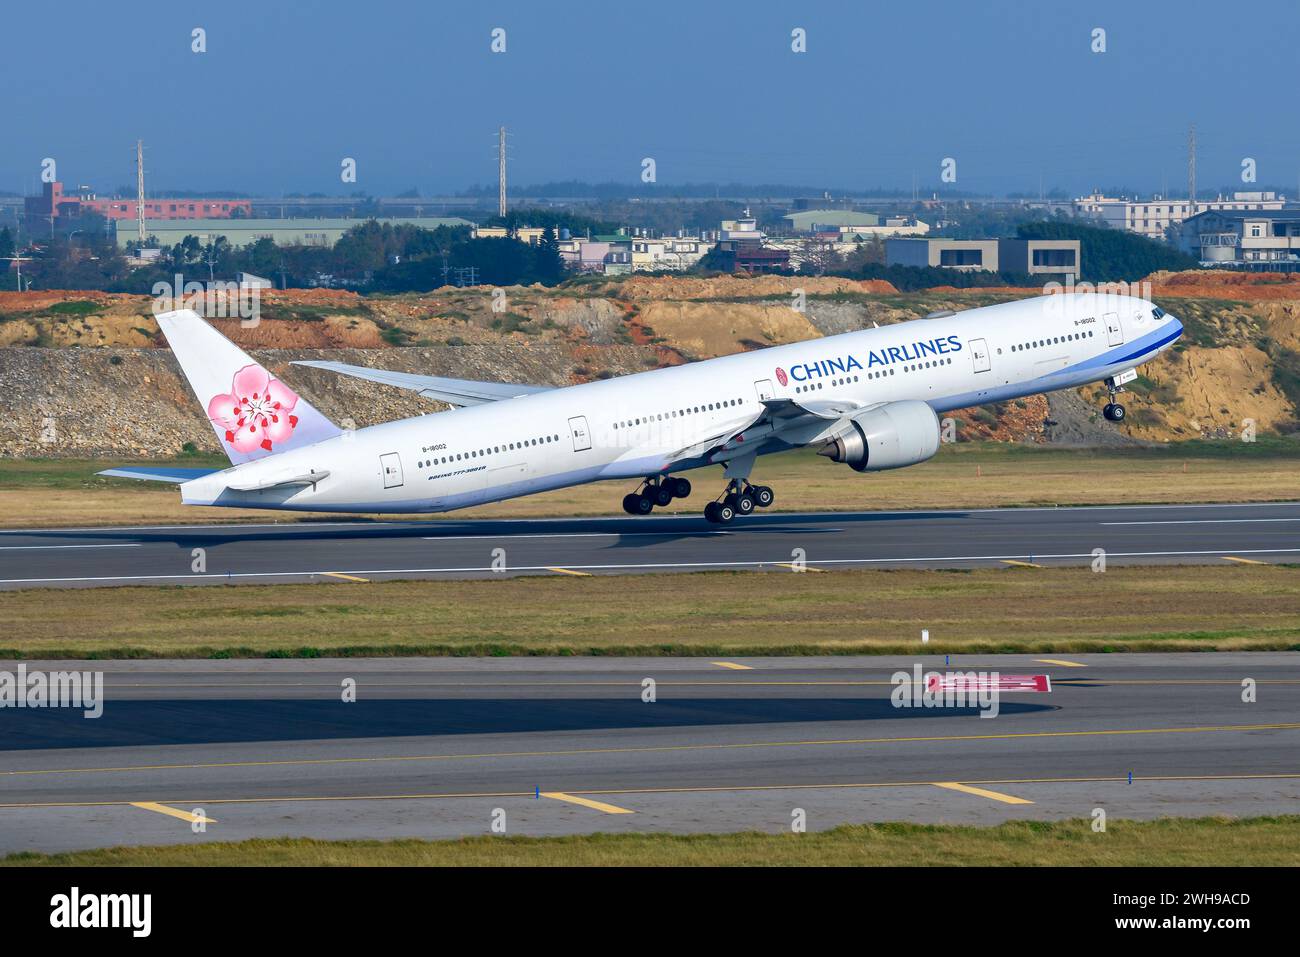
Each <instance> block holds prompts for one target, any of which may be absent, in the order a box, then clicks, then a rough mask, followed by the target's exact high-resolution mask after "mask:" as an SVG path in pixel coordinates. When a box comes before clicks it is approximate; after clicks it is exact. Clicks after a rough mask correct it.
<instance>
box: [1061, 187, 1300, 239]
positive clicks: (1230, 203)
mask: <svg viewBox="0 0 1300 957" xmlns="http://www.w3.org/2000/svg"><path fill="white" fill-rule="evenodd" d="M1285 205H1286V197H1285V196H1279V195H1278V194H1276V193H1269V192H1253V193H1233V194H1232V196H1231V198H1224V197H1223V196H1219V197H1217V198H1215V199H1212V200H1197V201H1196V203H1195V204H1193V203H1192V202H1190V201H1189V200H1186V199H1166V198H1164V197H1161V196H1156V197H1154V198H1153V199H1149V200H1139V199H1128V198H1125V197H1118V198H1117V197H1113V196H1103V195H1101V194H1100V193H1098V192H1096V191H1094V192H1093V193H1092V195H1090V196H1081V197H1079V198H1078V199H1076V200H1075V201H1074V214H1075V215H1076V216H1092V217H1094V218H1096V219H1100V220H1101V221H1102V223H1104V224H1105V225H1107V226H1110V227H1111V228H1113V229H1125V230H1128V231H1129V232H1131V233H1137V234H1139V235H1141V236H1146V237H1147V238H1148V239H1164V238H1165V237H1166V232H1165V231H1166V230H1167V229H1168V228H1169V227H1170V226H1177V225H1178V224H1180V223H1181V222H1182V221H1183V220H1185V219H1190V218H1191V217H1192V216H1195V215H1197V214H1198V213H1204V212H1208V211H1209V210H1220V209H1222V210H1277V209H1281V208H1282V207H1283V206H1285ZM1193 206H1195V208H1194V209H1193Z"/></svg>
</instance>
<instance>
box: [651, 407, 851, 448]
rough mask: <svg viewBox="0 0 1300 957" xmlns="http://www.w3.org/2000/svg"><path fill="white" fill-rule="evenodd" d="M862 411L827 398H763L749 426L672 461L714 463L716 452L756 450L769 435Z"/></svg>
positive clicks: (707, 441) (699, 444)
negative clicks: (710, 459) (707, 460)
mask: <svg viewBox="0 0 1300 957" xmlns="http://www.w3.org/2000/svg"><path fill="white" fill-rule="evenodd" d="M861 408H863V406H862V405H860V404H859V403H856V402H843V401H836V400H829V399H813V400H811V401H808V402H796V401H794V400H793V399H764V400H763V411H762V412H760V413H759V414H758V416H757V417H756V418H754V419H753V420H752V421H751V422H750V423H749V424H747V425H745V426H743V427H741V428H739V429H732V430H731V431H729V432H723V433H721V434H719V435H715V436H710V437H709V438H707V439H704V440H702V441H700V442H696V443H695V444H694V445H690V446H687V447H686V448H684V449H679V450H678V451H677V452H675V453H673V455H672V460H673V461H685V460H688V459H697V458H703V457H705V456H713V457H714V458H715V461H717V460H718V459H717V458H716V456H717V455H718V453H723V452H732V451H736V450H739V449H742V448H757V447H759V446H761V445H762V444H763V442H764V441H766V440H767V439H769V438H771V437H772V436H774V435H776V434H778V433H780V432H783V431H785V430H786V429H787V428H789V427H791V426H793V425H796V424H802V423H804V422H807V421H808V420H809V419H829V420H834V419H839V418H842V417H844V416H846V415H850V414H852V413H854V412H857V411H858V410H860V409H861Z"/></svg>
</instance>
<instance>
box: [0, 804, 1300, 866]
mask: <svg viewBox="0 0 1300 957" xmlns="http://www.w3.org/2000/svg"><path fill="white" fill-rule="evenodd" d="M0 864H4V865H8V866H38V867H48V866H75V867H96V866H104V867H239V866H246V867H274V866H310V867H320V866H393V867H410V866H434V867H479V866H511V867H521V866H522V867H539V866H551V867H608V866H637V867H719V866H731V867H763V866H832V867H840V866H900V865H902V866H924V867H935V866H982V867H988V866H1018V867H1025V866H1072V867H1083V866H1087V867H1170V866H1174V867H1210V866H1217V867H1221V866H1224V865H1237V866H1274V867H1295V866H1296V865H1298V864H1300V816H1286V817H1271V818H1270V817H1260V818H1246V819H1242V820H1229V819H1225V818H1200V819H1191V820H1188V819H1175V818H1162V819H1160V820H1157V821H1122V820H1112V821H1110V822H1108V825H1107V829H1106V831H1105V833H1094V832H1093V830H1092V827H1091V822H1089V821H1086V820H1075V821H1054V822H1027V821H1017V822H1011V823H1007V824H1000V825H998V826H996V827H970V826H950V825H923V824H867V825H846V826H844V827H837V828H835V829H834V830H830V831H820V832H812V833H807V834H798V835H796V834H757V833H752V832H751V833H741V834H693V835H681V836H678V835H665V834H594V835H590V836H581V837H554V838H528V837H473V838H464V839H461V840H457V841H418V840H401V841H316V840H305V839H290V838H279V839H271V840H252V841H242V842H240V843H230V844H194V845H183V846H167V847H118V848H109V849H107V850H98V851H80V852H76V853H69V854H48V855H47V854H33V853H23V854H13V855H10V856H8V857H5V858H3V859H0Z"/></svg>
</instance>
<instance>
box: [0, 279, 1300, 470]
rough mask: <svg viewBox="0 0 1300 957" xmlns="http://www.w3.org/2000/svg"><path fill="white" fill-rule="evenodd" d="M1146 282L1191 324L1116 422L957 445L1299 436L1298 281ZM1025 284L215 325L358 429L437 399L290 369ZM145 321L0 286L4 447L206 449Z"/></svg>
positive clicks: (199, 422) (1031, 422)
mask: <svg viewBox="0 0 1300 957" xmlns="http://www.w3.org/2000/svg"><path fill="white" fill-rule="evenodd" d="M1149 281H1150V282H1151V285H1152V290H1153V295H1155V297H1156V298H1157V299H1158V300H1160V301H1162V302H1164V303H1165V304H1166V308H1169V309H1170V310H1171V311H1174V312H1175V314H1177V315H1178V316H1179V317H1180V318H1181V319H1183V320H1184V322H1185V324H1186V326H1187V330H1188V332H1187V335H1186V336H1185V337H1184V339H1183V341H1182V342H1180V343H1179V345H1178V346H1177V347H1176V348H1175V349H1174V350H1171V351H1170V352H1168V353H1166V354H1164V355H1163V356H1161V357H1160V358H1159V359H1158V360H1156V361H1155V362H1152V363H1150V364H1148V365H1147V366H1146V367H1144V368H1143V369H1142V373H1143V374H1142V377H1141V378H1140V379H1139V380H1138V381H1137V382H1135V383H1133V384H1132V385H1131V386H1130V391H1129V394H1128V396H1127V398H1126V400H1125V401H1126V404H1127V405H1128V408H1129V412H1130V417H1129V421H1128V422H1127V423H1126V424H1125V425H1124V426H1122V427H1118V428H1117V427H1115V426H1113V425H1110V424H1108V423H1105V422H1103V421H1102V420H1101V417H1100V408H1101V405H1102V404H1103V402H1104V398H1105V397H1104V390H1100V389H1084V390H1080V391H1079V392H1077V393H1073V392H1072V393H1065V394H1057V395H1053V396H1051V397H1029V398H1026V399H1023V400H1017V401H1013V402H1005V403H998V404H996V405H990V406H986V407H981V408H978V409H967V410H962V411H960V412H958V413H954V417H955V418H957V419H958V420H959V422H960V426H959V434H960V436H961V437H962V438H990V439H995V440H1001V441H1013V442H1066V443H1071V444H1110V443H1115V442H1133V441H1143V442H1165V441H1170V440H1177V439H1183V438H1197V437H1235V436H1237V435H1239V434H1240V433H1241V431H1242V430H1243V429H1244V428H1247V427H1250V428H1253V429H1255V430H1256V431H1258V432H1283V433H1289V432H1291V431H1294V430H1295V429H1296V428H1297V426H1296V420H1297V418H1300V416H1298V414H1297V409H1296V401H1297V399H1298V398H1300V395H1297V387H1298V386H1300V359H1298V360H1297V363H1296V365H1295V369H1294V370H1293V371H1292V373H1288V372H1287V369H1288V368H1290V366H1288V365H1287V363H1289V362H1290V361H1291V359H1289V358H1288V357H1289V356H1291V357H1300V280H1296V279H1287V278H1285V277H1275V276H1243V275H1241V274H1237V273H1212V272H1196V273H1190V274H1172V275H1169V274H1157V275H1155V276H1152V277H1150V280H1149ZM1033 292H1034V290H1027V289H1006V290H989V289H966V290H962V289H932V290H927V291H925V292H922V293H915V294H901V293H899V292H898V291H897V290H896V289H894V287H893V286H891V285H890V284H888V283H878V282H869V283H864V282H857V281H853V280H844V279H836V278H815V277H802V278H792V277H779V276H762V277H755V278H752V279H747V278H740V277H717V278H711V279H704V278H696V277H648V276H632V277H626V278H622V279H614V278H611V279H603V280H595V281H592V280H581V281H578V282H575V283H572V284H569V285H566V286H563V287H560V288H557V289H546V288H542V287H540V286H532V287H510V288H506V289H504V290H499V291H498V290H493V289H491V288H488V287H479V288H473V289H458V288H444V289H438V290H434V291H432V292H429V293H423V294H410V295H401V296H384V297H360V296H357V295H356V294H355V293H351V292H343V291H337V290H290V291H287V292H271V293H266V294H264V296H263V298H262V300H261V304H260V305H261V321H260V322H259V323H257V324H256V325H252V326H248V325H245V324H243V323H241V322H240V321H239V320H237V319H218V320H215V322H216V325H217V326H218V327H219V328H220V329H221V330H222V331H223V332H224V333H225V334H226V335H228V336H229V337H230V338H231V339H233V340H234V341H235V342H237V343H239V344H240V345H241V346H243V347H244V348H246V349H248V350H250V351H251V352H253V353H254V354H255V355H258V356H259V357H261V358H263V359H264V361H267V362H270V363H274V365H273V366H272V368H274V369H275V370H276V372H277V374H282V375H284V376H285V377H286V380H287V381H289V382H290V383H291V384H293V385H294V386H295V387H297V388H299V389H301V391H302V393H303V394H304V395H305V396H307V397H308V398H309V399H310V400H311V401H312V402H313V403H315V404H317V405H318V406H319V407H320V408H321V409H322V410H323V411H325V412H326V413H327V414H328V415H330V416H332V417H334V418H337V419H344V418H350V419H352V420H354V421H355V422H357V423H358V424H359V425H365V424H370V423H372V422H378V421H384V420H386V419H392V418H397V417H401V416H407V415H416V414H420V413H421V412H426V411H433V410H435V409H436V408H437V406H436V405H433V404H431V403H428V402H425V401H424V400H420V399H418V398H415V397H413V396H412V395H411V394H410V393H406V392H402V391H400V390H394V389H388V388H385V387H383V386H378V385H375V384H372V383H365V382H360V381H358V380H353V379H347V378H344V377H339V376H334V375H331V374H326V373H321V372H318V371H316V370H306V369H302V368H300V367H292V366H289V365H288V362H289V360H290V359H292V358H307V357H328V358H334V359H340V360H342V361H347V362H359V363H361V364H367V365H375V366H382V367H386V368H394V369H400V370H406V371H424V372H428V373H431V374H435V375H447V376H455V377H459V378H481V379H493V380H504V381H518V382H537V383H546V384H552V385H564V384H570V383H574V382H582V381H588V380H591V379H594V378H606V377H609V376H612V375H622V374H627V373H631V372H637V371H642V370H644V369H648V368H654V367H658V366H664V365H671V364H676V363H680V362H684V361H690V360H695V359H704V358H709V357H712V356H718V355H726V354H730V353H734V352H738V351H744V350H753V349H761V348H765V347H767V346H771V345H779V344H783V343H788V342H797V341H801V340H804V339H809V338H814V337H816V336H818V335H834V334H838V333H842V332H849V331H853V330H856V329H862V328H869V327H871V326H872V325H873V324H878V325H882V326H883V325H886V324H889V323H892V322H898V321H903V320H907V319H913V318H917V317H920V316H924V315H926V314H927V313H929V312H932V311H936V310H941V309H957V310H960V309H967V308H972V307H974V306H979V305H986V304H989V303H992V302H999V301H1005V300H1008V299H1012V298H1020V297H1023V296H1026V295H1031V294H1033ZM152 310H153V300H152V299H151V298H150V297H147V296H126V295H109V294H104V293H83V292H33V293H0V455H25V456H31V455H132V456H147V455H163V454H173V453H175V452H177V451H179V450H180V449H181V447H182V446H183V444H184V443H186V442H191V443H193V444H194V445H196V446H197V447H199V448H203V449H215V447H216V445H215V440H214V438H213V436H212V433H211V431H210V429H208V427H207V423H206V421H205V420H204V419H203V417H202V415H201V411H200V409H199V408H198V405H197V403H196V402H195V401H194V400H193V398H192V397H191V396H190V395H189V391H188V388H187V386H186V384H185V383H184V382H183V381H182V380H181V379H180V377H179V376H178V374H177V370H176V367H175V364H174V362H173V360H172V358H171V355H170V353H169V352H168V351H167V349H166V344H165V342H164V341H163V339H162V336H161V335H160V334H159V332H158V327H157V323H156V322H155V321H154V318H153V311H152ZM1288 375H1293V376H1294V381H1293V380H1292V379H1289V378H1288ZM51 436H54V437H55V438H53V439H51Z"/></svg>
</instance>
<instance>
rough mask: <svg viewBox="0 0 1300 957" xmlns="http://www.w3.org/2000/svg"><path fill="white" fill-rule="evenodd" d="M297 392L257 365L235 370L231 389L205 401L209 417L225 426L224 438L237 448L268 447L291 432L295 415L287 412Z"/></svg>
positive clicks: (248, 449) (246, 450) (269, 448)
mask: <svg viewBox="0 0 1300 957" xmlns="http://www.w3.org/2000/svg"><path fill="white" fill-rule="evenodd" d="M297 404H298V394H297V393H296V392H294V391H293V390H292V389H290V388H289V387H288V386H286V385H285V384H284V383H283V382H281V381H280V380H279V379H273V378H271V374H270V373H269V372H267V371H266V370H265V369H263V368H262V367H261V366H257V365H247V366H244V368H242V369H240V370H239V371H238V372H236V373H235V378H234V381H233V382H231V384H230V392H229V393H227V394H222V395H215V396H213V397H212V400H211V401H210V402H209V403H208V418H209V419H211V420H212V421H213V422H215V423H216V424H217V425H219V426H220V427H221V428H223V429H225V430H226V442H227V443H229V444H230V446H231V447H232V448H233V449H234V450H235V451H236V452H252V451H253V450H254V449H259V448H261V449H265V450H266V451H268V452H269V451H271V448H272V446H273V445H274V444H275V443H276V442H284V441H285V440H287V439H288V438H289V436H290V435H291V434H293V430H294V427H295V426H297V424H298V417H297V416H296V415H290V413H291V412H292V411H293V407H294V406H295V405H297Z"/></svg>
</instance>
